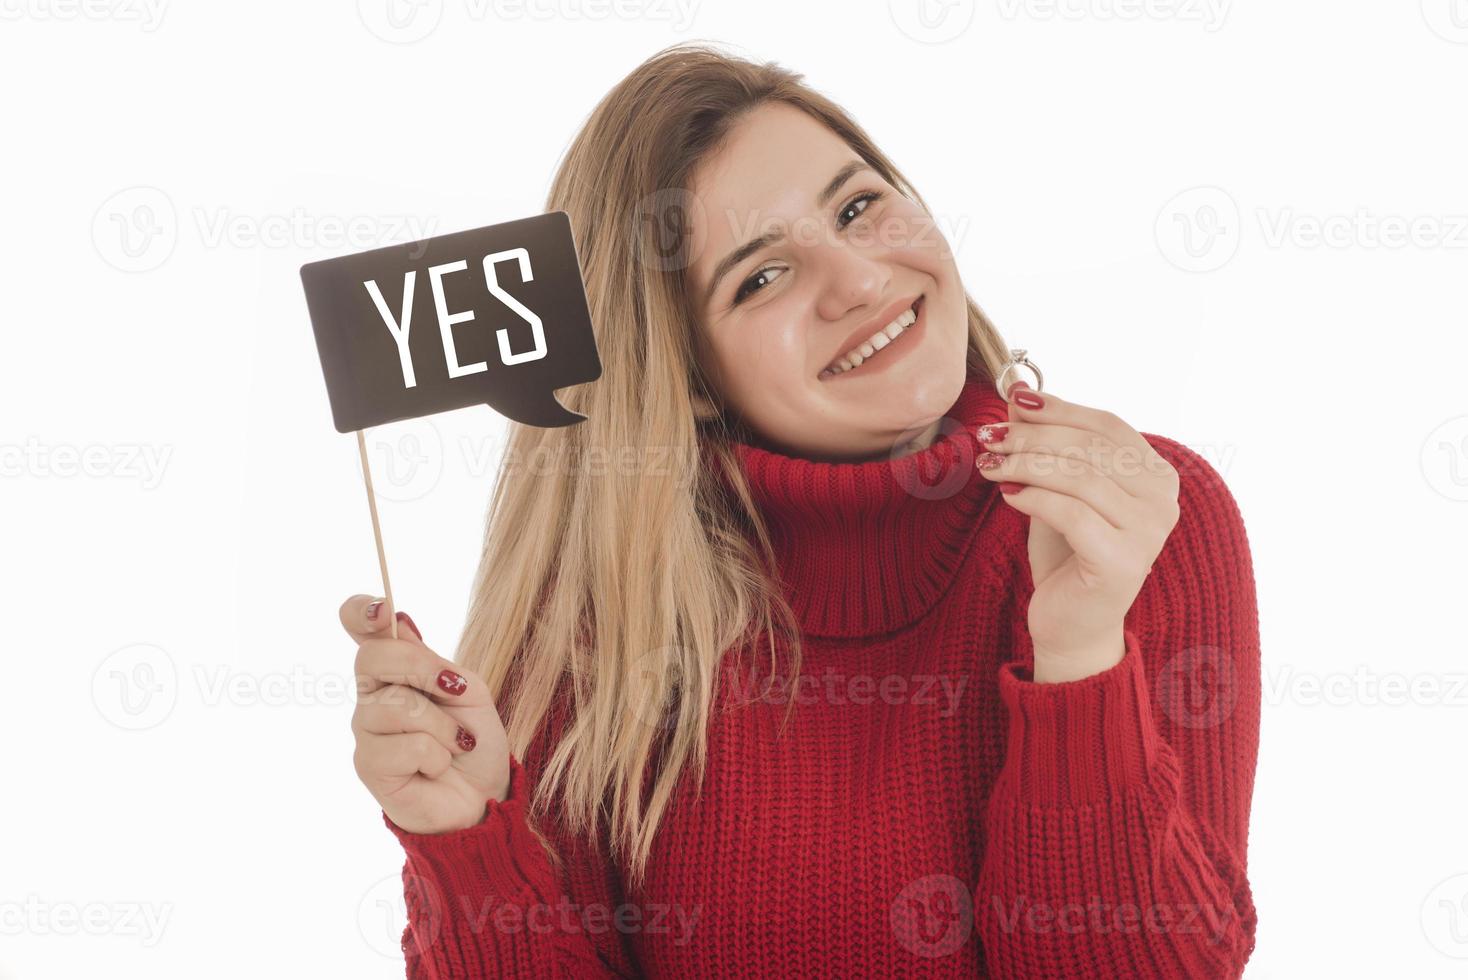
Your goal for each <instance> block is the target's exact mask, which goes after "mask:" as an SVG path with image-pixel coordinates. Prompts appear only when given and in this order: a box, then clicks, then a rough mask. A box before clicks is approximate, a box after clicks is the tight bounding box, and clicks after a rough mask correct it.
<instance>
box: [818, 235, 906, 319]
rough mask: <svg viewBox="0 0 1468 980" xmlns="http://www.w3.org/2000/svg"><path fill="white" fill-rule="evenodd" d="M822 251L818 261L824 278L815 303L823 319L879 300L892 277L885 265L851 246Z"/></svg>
mask: <svg viewBox="0 0 1468 980" xmlns="http://www.w3.org/2000/svg"><path fill="white" fill-rule="evenodd" d="M825 251H826V253H827V254H826V255H824V256H823V257H822V258H823V261H822V265H823V266H824V267H825V277H826V279H825V285H824V288H823V289H822V290H821V299H820V303H819V307H818V309H819V312H820V314H821V317H822V318H823V319H826V320H840V319H841V318H842V317H844V316H846V314H847V313H849V312H850V311H851V310H853V309H855V308H856V307H859V306H870V305H873V304H875V303H877V302H878V301H880V300H881V298H882V296H883V295H884V294H885V293H886V291H887V282H888V280H889V279H891V278H892V275H891V272H890V271H889V269H888V268H887V267H886V266H885V265H883V264H882V263H881V262H877V261H874V260H872V259H870V258H867V257H866V256H864V255H862V254H861V253H860V252H859V251H857V250H856V249H854V248H849V247H845V246H834V247H830V248H827V249H826V250H825Z"/></svg>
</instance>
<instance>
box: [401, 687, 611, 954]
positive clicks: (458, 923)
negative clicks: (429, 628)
mask: <svg viewBox="0 0 1468 980" xmlns="http://www.w3.org/2000/svg"><path fill="white" fill-rule="evenodd" d="M565 694H566V692H565V691H564V690H563V691H561V692H559V696H558V699H557V705H558V706H560V707H564V704H565ZM513 697H514V695H513V693H512V692H511V693H506V694H505V696H504V703H506V704H509V703H512V701H513ZM564 724H565V714H564V711H552V712H551V715H550V716H548V718H547V719H546V721H544V722H543V723H542V725H541V727H540V729H539V731H537V733H536V735H535V736H534V737H533V738H532V740H531V744H530V745H529V746H528V748H527V750H526V753H525V759H524V760H523V762H522V760H521V759H519V758H517V757H516V756H515V755H514V754H511V756H510V789H509V793H508V794H507V795H506V797H505V799H504V800H503V801H501V800H493V799H491V800H489V801H487V803H486V809H485V815H484V819H483V820H482V821H480V822H479V823H478V824H476V825H475V826H473V827H470V828H467V829H465V830H460V831H454V832H450V833H445V834H412V833H409V832H407V831H405V830H403V829H402V828H401V827H398V826H397V825H396V824H394V823H393V822H392V821H391V820H390V819H388V817H387V815H386V814H385V813H384V814H383V820H384V821H385V822H386V823H387V826H388V829H389V830H391V831H392V832H393V834H394V835H395V836H396V837H397V839H398V841H399V842H400V843H401V844H402V845H403V850H404V851H405V852H406V854H407V860H406V862H405V863H404V866H403V892H404V896H405V898H406V900H407V908H408V925H407V928H406V929H405V930H404V933H403V943H402V945H403V955H404V956H405V957H406V959H407V977H408V980H451V978H452V980H474V978H480V977H536V978H540V977H574V978H578V980H579V978H582V977H632V976H635V975H636V974H637V967H636V965H635V963H634V961H633V960H632V957H631V955H630V953H629V951H628V947H627V944H626V942H625V938H626V937H625V931H624V930H621V929H619V927H618V926H619V923H621V922H623V916H624V913H625V911H626V909H627V907H628V906H627V903H626V901H625V899H624V898H623V895H622V886H621V881H620V878H619V876H618V874H617V871H616V869H615V867H614V866H613V864H612V863H611V862H609V861H607V860H606V859H605V858H604V857H603V856H602V854H601V849H600V848H593V847H592V846H590V844H589V843H588V842H587V841H586V840H584V839H582V838H581V837H580V836H575V835H571V834H568V833H563V832H561V831H560V828H559V824H558V823H556V822H555V821H550V823H551V824H552V826H549V827H543V828H538V829H541V830H542V831H543V833H544V834H545V836H546V837H547V839H548V841H549V842H550V843H551V844H552V846H553V847H554V849H555V852H556V856H557V858H558V859H559V861H558V864H559V869H558V868H557V866H556V865H555V864H552V862H551V859H550V856H549V855H548V854H547V853H546V850H545V847H544V846H543V845H542V844H541V842H540V839H539V838H538V837H537V836H536V834H535V832H534V831H533V830H532V829H531V825H530V820H529V808H530V799H531V793H532V791H533V789H534V787H535V785H536V781H537V780H538V779H539V774H540V773H541V771H542V770H543V768H544V766H545V761H546V759H547V758H548V756H549V752H550V747H551V746H552V745H553V744H554V743H555V741H556V740H557V739H558V738H559V737H560V733H561V731H562V728H563V726H564Z"/></svg>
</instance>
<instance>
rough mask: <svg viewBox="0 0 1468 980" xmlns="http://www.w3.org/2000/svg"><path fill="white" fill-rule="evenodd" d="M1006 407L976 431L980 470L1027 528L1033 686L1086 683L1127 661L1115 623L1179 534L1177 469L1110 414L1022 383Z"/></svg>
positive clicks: (1120, 620)
mask: <svg viewBox="0 0 1468 980" xmlns="http://www.w3.org/2000/svg"><path fill="white" fill-rule="evenodd" d="M1009 397H1010V404H1009V419H1010V421H1009V422H1008V423H1007V424H1005V423H998V424H995V425H987V426H982V427H980V429H979V432H978V436H979V441H980V443H982V444H983V445H984V448H986V449H988V450H989V451H988V452H981V453H980V455H979V458H978V461H977V466H978V468H979V472H980V473H982V474H983V475H984V476H985V477H987V478H988V479H990V480H996V481H999V482H1000V489H1001V491H1008V490H1013V491H1014V492H1012V493H1004V500H1005V501H1006V502H1007V503H1008V504H1009V505H1010V506H1011V507H1014V508H1015V509H1016V510H1019V511H1022V512H1023V513H1026V514H1028V515H1030V518H1031V521H1030V538H1029V554H1030V573H1031V577H1032V578H1033V579H1034V582H1035V591H1034V595H1033V596H1032V597H1031V598H1030V609H1029V628H1030V639H1031V640H1032V641H1033V642H1034V647H1035V667H1034V673H1033V677H1034V679H1035V680H1036V681H1041V682H1050V683H1053V682H1056V681H1067V680H1077V679H1079V678H1082V677H1089V676H1090V675H1092V674H1095V673H1098V672H1100V671H1102V670H1105V669H1107V668H1108V667H1112V666H1115V665H1116V664H1117V663H1119V662H1120V661H1121V658H1122V655H1123V653H1124V652H1125V644H1124V640H1123V636H1122V629H1123V618H1124V617H1125V616H1126V613H1127V610H1129V609H1130V608H1131V606H1132V601H1133V600H1134V599H1136V597H1137V593H1138V592H1140V591H1141V588H1142V583H1143V581H1145V580H1146V578H1147V574H1148V573H1149V572H1150V571H1151V570H1152V562H1153V561H1154V560H1155V559H1156V558H1157V555H1158V553H1159V552H1161V550H1162V545H1163V543H1164V542H1166V541H1167V537H1168V535H1169V534H1171V533H1172V529H1173V527H1175V526H1176V525H1177V520H1178V503H1177V499H1178V474H1177V470H1176V469H1174V468H1173V466H1172V465H1171V464H1170V463H1168V462H1167V461H1166V460H1165V459H1163V458H1162V457H1161V456H1160V455H1158V453H1157V451H1156V450H1155V449H1153V448H1152V446H1151V445H1150V444H1149V443H1148V442H1147V440H1146V439H1144V438H1143V437H1142V436H1141V434H1140V433H1138V432H1137V430H1135V429H1133V428H1132V427H1131V426H1130V425H1127V424H1126V423H1125V422H1123V421H1122V420H1121V419H1119V418H1117V417H1116V416H1115V415H1113V414H1112V413H1111V412H1107V411H1103V410H1101V409H1095V408H1087V407H1086V406H1085V405H1077V404H1075V403H1073V402H1067V401H1063V400H1062V399H1059V398H1056V397H1055V396H1054V395H1052V394H1050V393H1049V392H1048V391H1047V392H1044V393H1041V392H1037V391H1035V390H1033V389H1031V388H1030V387H1029V385H1027V384H1025V383H1024V382H1022V381H1019V382H1015V384H1014V386H1013V387H1011V388H1010V390H1009ZM1037 401H1038V402H1039V403H1040V404H1039V405H1036V404H1035V402H1037ZM1000 430H1007V431H1004V432H1001V431H1000ZM986 436H987V437H995V436H1000V438H988V439H986Z"/></svg>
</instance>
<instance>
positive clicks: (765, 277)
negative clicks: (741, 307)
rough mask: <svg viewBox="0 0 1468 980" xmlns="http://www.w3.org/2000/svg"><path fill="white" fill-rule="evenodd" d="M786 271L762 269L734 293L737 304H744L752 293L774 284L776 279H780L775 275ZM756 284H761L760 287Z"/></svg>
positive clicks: (741, 284)
mask: <svg viewBox="0 0 1468 980" xmlns="http://www.w3.org/2000/svg"><path fill="white" fill-rule="evenodd" d="M784 271H785V270H783V269H777V268H767V269H761V270H759V271H758V272H756V273H755V274H754V275H752V276H750V277H749V278H748V279H746V280H744V281H743V282H742V283H740V284H739V289H738V290H737V291H736V292H735V293H734V302H735V304H739V303H742V302H744V300H745V298H746V297H747V296H749V294H750V293H753V292H755V291H757V290H759V289H763V288H764V287H765V286H767V285H769V284H770V283H772V282H774V281H775V279H778V278H779V276H778V275H774V274H776V273H780V272H784ZM772 276H773V277H772ZM755 283H759V285H755Z"/></svg>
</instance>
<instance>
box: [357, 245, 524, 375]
mask: <svg viewBox="0 0 1468 980" xmlns="http://www.w3.org/2000/svg"><path fill="white" fill-rule="evenodd" d="M511 259H514V260H515V261H517V262H519V263H520V279H521V280H522V281H523V282H530V281H531V280H532V279H533V278H534V276H533V275H532V274H531V272H530V253H529V252H528V251H526V250H525V249H523V248H511V249H506V250H505V251H503V252H493V253H491V254H489V255H486V256H485V257H484V285H485V287H486V288H488V289H489V291H490V293H491V294H492V295H493V296H494V297H495V298H496V299H498V300H499V301H500V302H501V303H503V304H505V305H506V306H508V307H509V308H510V309H512V310H514V311H515V312H516V313H518V314H519V315H520V317H521V318H522V319H524V321H525V322H526V323H528V324H530V330H531V334H532V335H533V336H534V338H535V346H534V347H532V348H531V349H530V350H527V351H524V352H523V353H520V354H516V353H515V352H514V351H512V350H510V339H509V331H508V330H505V329H503V328H501V329H499V330H496V331H495V339H496V340H498V341H499V345H500V360H501V361H502V362H503V363H504V364H505V365H506V366H513V365H515V364H523V363H524V362H526V361H538V360H540V359H541V358H543V357H545V355H546V347H545V330H544V328H543V327H542V325H541V322H540V317H539V316H537V315H536V314H535V312H534V311H533V310H530V309H529V308H527V307H526V306H525V305H524V304H523V303H521V302H520V301H519V300H517V299H516V298H515V297H513V296H511V295H510V294H509V293H507V292H505V291H504V289H503V288H502V287H501V286H500V284H499V279H498V278H497V277H496V276H495V271H494V267H495V264H496V263H499V262H507V261H509V260H511ZM468 268H469V263H468V262H466V261H465V260H464V259H459V260H458V261H457V262H445V263H442V264H440V265H435V266H430V267H429V269H428V283H429V286H430V288H432V290H433V308H434V310H435V311H436V312H437V313H438V332H439V336H440V337H441V338H442V340H443V356H444V360H445V361H446V362H447V363H448V367H449V377H451V378H462V377H464V376H465V375H470V374H478V373H480V372H481V371H487V370H489V365H488V364H486V363H485V362H484V361H475V362H474V363H473V364H460V363H459V354H458V351H457V350H456V349H455V348H454V329H453V328H454V324H456V323H464V322H467V321H469V320H472V319H474V312H473V311H472V310H462V311H460V312H458V313H450V312H449V309H448V301H447V300H445V299H444V294H443V277H444V276H446V275H448V274H449V273H451V272H463V271H465V270H466V269H468ZM417 278H418V270H416V269H410V270H408V271H407V272H405V273H403V307H402V313H401V315H400V316H398V317H394V316H393V314H392V311H391V310H389V309H388V307H387V301H386V300H385V299H383V297H382V290H381V289H379V288H378V286H377V280H375V279H368V280H366V281H365V282H363V283H362V285H363V286H365V287H366V288H367V292H368V294H369V295H370V296H371V297H372V303H373V305H374V306H376V307H377V312H378V314H379V315H381V317H382V321H383V323H384V324H386V325H387V329H388V331H389V332H391V333H392V335H393V340H394V341H395V342H396V343H397V345H398V361H399V362H400V363H401V365H402V368H403V387H405V388H413V387H416V386H417V384H418V378H417V375H415V374H414V372H413V357H412V355H411V354H410V353H409V352H408V332H409V330H411V329H412V319H413V285H414V283H415V282H416V281H417Z"/></svg>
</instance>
